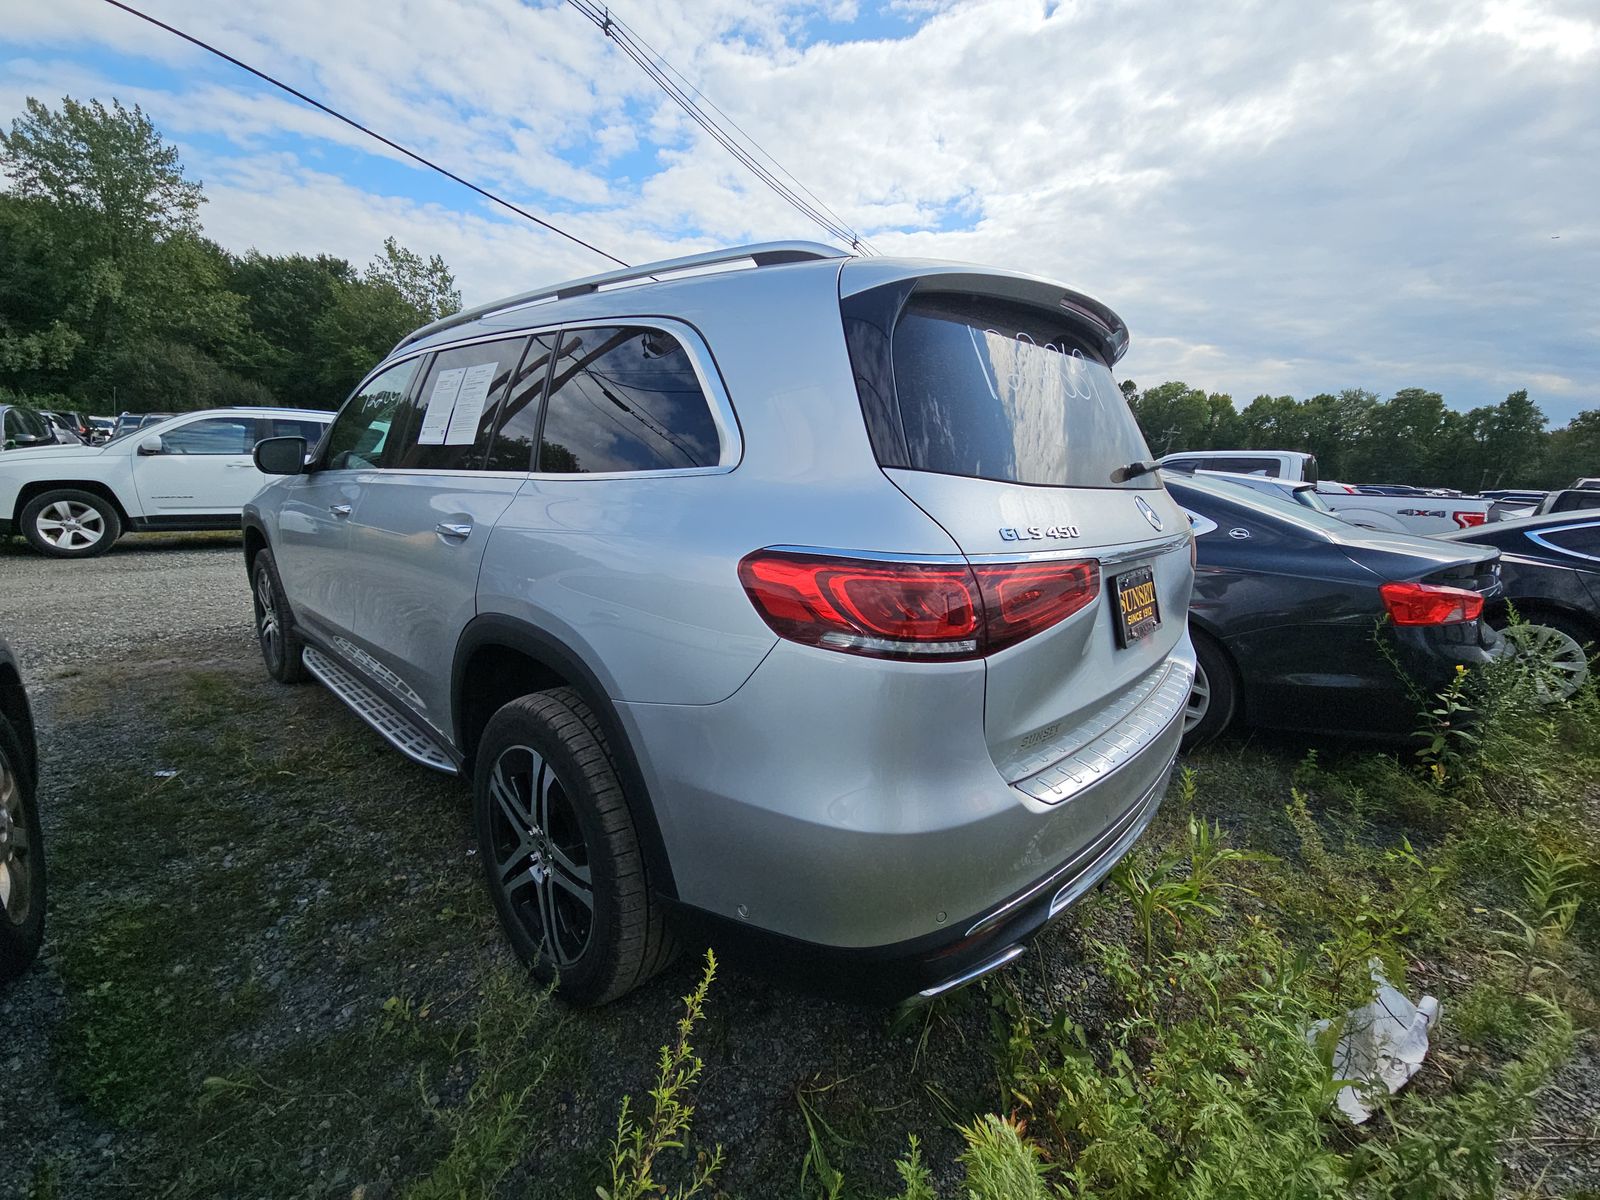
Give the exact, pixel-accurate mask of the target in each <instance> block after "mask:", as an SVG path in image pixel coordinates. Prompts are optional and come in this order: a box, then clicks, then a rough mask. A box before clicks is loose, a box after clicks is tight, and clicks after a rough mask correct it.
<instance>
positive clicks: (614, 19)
mask: <svg viewBox="0 0 1600 1200" xmlns="http://www.w3.org/2000/svg"><path fill="white" fill-rule="evenodd" d="M606 15H607V16H608V17H610V19H611V23H612V24H613V25H616V26H617V27H618V28H620V29H622V30H623V31H624V32H626V33H627V35H628V36H629V37H630V38H631V39H632V40H633V41H635V42H637V43H638V44H639V45H640V46H641V47H643V48H644V49H645V50H647V51H649V53H650V54H651V55H652V56H653V57H654V58H655V59H656V61H657V62H659V63H660V64H661V66H663V67H664V68H666V69H667V70H668V71H671V72H672V73H673V74H674V75H676V76H677V77H678V79H679V81H680V82H681V83H682V84H683V86H684V87H686V88H688V89H689V90H690V91H692V92H693V93H694V94H695V95H696V96H698V97H699V98H700V99H701V100H703V101H705V103H706V106H707V107H708V108H710V109H711V111H712V112H714V113H716V114H717V116H719V117H721V118H722V119H723V120H724V121H726V122H727V123H728V124H729V125H730V126H731V127H732V128H733V130H734V132H735V133H737V134H738V135H739V136H740V137H742V138H743V139H744V140H745V141H746V142H748V143H749V144H750V146H751V148H752V149H754V150H755V151H756V152H757V153H758V154H760V155H761V157H762V158H764V159H766V160H767V161H768V162H769V163H771V164H772V165H773V167H775V168H776V169H777V170H778V171H779V172H781V173H782V174H783V175H784V176H785V177H786V178H787V179H788V180H789V181H790V182H791V183H793V184H794V185H795V187H797V188H799V189H800V190H801V191H802V192H804V193H805V194H806V195H807V196H808V197H810V198H811V199H812V200H813V201H815V202H816V206H817V207H818V208H820V209H821V210H822V211H823V212H825V213H826V214H827V215H828V216H830V217H832V218H833V219H834V220H835V221H837V222H838V223H839V225H840V227H841V228H843V229H845V230H846V231H848V232H849V233H850V235H851V237H852V239H853V240H852V242H851V245H852V247H854V246H861V247H864V248H865V249H867V250H872V249H873V247H872V244H871V243H870V242H868V241H867V240H866V239H865V238H862V237H857V236H856V233H855V230H854V229H852V228H851V227H850V225H849V224H848V223H846V221H845V219H844V218H843V217H841V216H840V215H839V214H838V213H836V212H834V211H833V209H831V208H829V207H828V206H827V204H826V203H824V202H823V200H822V197H820V196H818V195H817V194H816V193H815V192H813V191H812V190H811V189H810V188H808V187H807V186H806V185H805V184H804V183H802V182H801V181H800V180H799V179H798V178H796V176H795V174H794V172H792V171H790V170H789V169H788V168H787V167H785V166H784V165H783V164H782V163H781V162H779V161H778V160H777V159H776V158H774V157H773V156H772V155H771V154H769V153H768V152H767V150H766V148H765V147H764V146H762V145H761V143H760V142H758V141H756V140H755V138H753V137H751V136H750V135H749V134H748V133H746V132H745V131H744V128H743V127H742V126H741V125H740V124H739V123H738V122H737V121H735V120H734V119H733V118H732V117H730V116H729V115H728V114H727V113H726V112H724V111H723V110H722V109H721V108H720V107H719V106H718V105H717V102H716V101H715V100H713V99H712V98H711V97H710V96H708V95H706V94H705V92H703V91H701V90H700V89H699V88H698V87H696V86H695V84H694V82H693V81H692V80H690V79H689V78H688V77H687V76H686V75H684V73H683V72H682V71H680V70H678V68H677V67H675V66H673V65H672V64H671V63H670V62H668V61H667V60H666V59H665V58H663V57H662V56H661V55H660V54H659V53H657V52H656V50H655V48H654V47H652V46H651V45H650V44H649V43H648V42H646V41H645V40H644V39H643V38H641V37H640V36H639V35H638V34H637V33H635V32H634V31H633V29H632V27H631V26H629V25H628V23H627V22H626V21H624V20H623V19H622V18H621V17H619V16H617V15H616V14H614V13H612V12H610V11H609V10H607V14H606ZM873 252H874V253H876V251H873Z"/></svg>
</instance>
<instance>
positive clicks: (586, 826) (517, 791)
mask: <svg viewBox="0 0 1600 1200" xmlns="http://www.w3.org/2000/svg"><path fill="white" fill-rule="evenodd" d="M472 799H473V804H472V808H473V824H474V827H475V829H476V832H477V838H478V857H479V858H480V859H482V860H483V869H484V878H485V880H486V881H487V883H488V885H489V894H490V896H491V897H492V899H493V901H494V907H495V911H496V912H497V913H498V914H499V916H500V922H501V925H502V926H503V927H504V928H505V931H506V936H507V937H508V938H509V939H510V941H511V945H512V947H513V948H514V949H515V950H516V952H517V955H518V956H519V957H520V958H521V959H522V960H523V962H525V963H527V964H528V966H529V967H530V968H531V969H532V971H533V972H534V974H535V975H537V976H538V977H539V978H541V979H545V980H549V979H552V978H554V979H558V980H559V984H558V988H557V990H558V991H559V993H560V994H561V996H562V998H563V999H565V1000H567V1001H569V1002H570V1003H572V1004H577V1005H583V1006H588V1005H595V1004H605V1003H607V1002H608V1001H611V1000H615V999H616V998H617V997H618V996H621V995H623V994H624V993H625V992H628V991H630V990H632V989H633V988H635V987H637V986H638V985H639V984H641V983H643V982H644V981H645V980H647V979H649V978H650V977H651V976H652V975H654V974H655V973H656V972H658V971H659V970H661V968H663V967H664V966H666V965H667V963H668V962H670V961H671V959H672V954H673V949H674V947H673V943H672V938H671V935H670V932H669V931H668V929H667V925H666V914H665V912H664V911H663V909H662V905H661V903H660V902H659V901H658V900H656V899H655V898H654V897H653V896H652V895H651V894H650V888H649V884H648V881H647V880H646V877H645V869H644V856H643V854H642V853H641V852H640V849H639V837H638V833H637V831H636V830H635V829H634V825H633V817H632V815H631V814H630V813H629V811H628V804H627V801H626V800H625V799H624V798H623V794H622V782H621V780H620V779H619V778H618V775H617V770H616V766H615V765H614V763H613V762H612V759H611V755H610V752H609V751H608V750H607V748H606V743H605V736H604V734H603V733H602V731H601V729H600V726H599V723H598V722H597V721H596V720H595V717H594V714H593V713H592V712H591V711H590V710H589V706H588V705H587V704H585V703H584V702H583V699H582V698H581V697H580V696H579V695H578V693H577V692H575V691H573V690H572V689H571V688H554V689H552V690H550V691H547V692H536V693H534V694H533V695H531V696H523V697H521V698H520V699H517V700H513V701H511V702H510V703H509V704H506V705H505V706H503V707H502V708H501V709H500V710H499V711H498V712H496V713H495V714H494V716H493V717H491V718H490V719H489V724H488V725H487V726H486V727H485V729H484V731H483V738H482V740H481V741H480V743H479V745H478V753H477V768H476V770H475V772H474V778H473V787H472ZM585 876H587V879H585ZM585 886H587V889H588V891H587V901H585V898H584V888H585ZM547 914H549V916H547Z"/></svg>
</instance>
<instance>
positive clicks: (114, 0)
mask: <svg viewBox="0 0 1600 1200" xmlns="http://www.w3.org/2000/svg"><path fill="white" fill-rule="evenodd" d="M105 2H106V3H107V4H109V5H111V7H112V8H120V9H121V10H122V11H123V12H125V13H128V14H130V15H132V16H135V17H138V18H139V19H140V20H141V21H148V22H149V23H150V24H152V25H154V26H155V27H156V28H158V29H165V30H166V31H167V32H168V33H170V34H173V35H174V36H176V37H180V38H182V39H183V40H184V41H186V42H189V43H190V44H191V45H195V46H198V47H200V49H202V50H205V51H208V52H210V53H212V54H215V55H216V56H217V57H218V58H220V59H224V60H226V61H227V62H230V63H232V64H233V65H234V66H236V67H238V68H239V69H240V70H243V71H248V72H250V74H252V75H254V76H255V77H256V78H257V79H262V80H265V81H266V82H267V83H270V84H271V85H272V86H273V87H275V88H281V89H282V90H283V91H286V92H288V93H289V94H290V95H291V96H293V97H295V98H296V99H298V100H303V101H305V102H306V103H307V104H309V105H311V107H312V108H316V109H320V110H321V111H322V112H325V113H327V114H328V115H329V116H330V117H334V118H336V119H337V120H340V121H343V122H344V123H345V124H346V125H348V126H350V127H351V128H352V129H358V130H360V131H361V132H362V133H364V134H366V135H367V136H368V137H371V138H376V139H377V140H378V141H380V142H382V143H383V144H384V145H385V146H388V147H389V148H390V149H391V150H395V151H398V152H399V153H401V154H403V155H405V156H406V157H407V158H409V159H411V160H412V161H414V162H419V163H421V164H422V165H423V166H425V167H427V168H429V169H430V170H433V171H437V172H439V174H441V175H443V176H445V178H447V179H453V180H455V181H456V182H457V183H459V184H460V185H461V186H462V187H465V188H471V189H472V190H473V191H474V192H477V193H478V195H480V196H482V197H484V199H486V200H492V201H494V202H495V203H496V204H498V205H500V207H501V208H505V209H509V210H510V211H512V212H514V213H516V214H517V215H518V216H519V217H526V218H527V219H528V220H530V221H532V222H533V223H534V224H535V225H539V226H541V227H543V228H545V229H548V230H549V231H550V232H551V233H554V234H558V235H560V236H561V237H564V238H566V239H567V241H569V242H574V243H576V244H577V245H579V246H582V247H583V248H584V249H585V250H591V251H593V252H594V253H596V254H598V255H599V256H600V257H601V258H606V259H610V260H611V261H612V262H614V263H616V264H617V266H619V267H626V266H627V265H628V264H627V263H625V262H623V261H622V260H621V259H620V258H618V257H617V256H616V255H614V254H607V253H606V252H605V251H604V250H602V249H600V247H598V246H594V245H591V244H590V243H588V242H586V241H584V240H583V239H582V238H581V237H579V236H578V235H577V234H574V233H568V232H567V231H566V230H565V229H562V228H560V227H559V226H556V225H552V224H551V223H550V222H549V221H546V220H545V219H544V218H542V217H536V216H534V215H533V214H532V213H531V212H529V211H528V210H527V209H525V208H519V207H518V206H517V205H515V204H513V203H511V201H509V200H502V199H501V198H500V197H499V196H496V195H495V194H494V193H493V192H491V191H488V190H486V189H484V188H481V187H479V186H478V185H477V184H475V183H472V182H470V181H469V180H466V179H463V178H461V176H459V175H457V174H456V173H455V172H454V171H449V170H446V169H445V168H444V167H441V166H440V165H439V164H438V163H435V162H431V161H429V160H428V159H426V158H423V157H422V155H420V154H418V153H417V152H416V151H414V150H407V149H406V148H405V147H404V146H402V145H400V143H398V142H395V141H391V140H390V139H389V138H386V137H384V136H383V134H381V133H378V132H376V131H374V130H371V129H368V128H367V127H366V126H365V125H363V124H361V123H360V122H359V121H355V120H352V119H351V118H349V117H347V116H345V115H344V114H343V113H342V112H339V111H337V110H336V109H332V108H329V107H328V106H327V105H326V104H324V103H322V101H320V100H314V99H312V98H311V97H310V96H308V95H306V94H305V93H304V92H302V91H299V90H297V89H295V88H292V87H290V86H289V85H288V84H287V83H284V82H283V81H282V80H280V79H274V78H273V77H272V76H271V75H268V74H267V73H266V72H265V71H259V70H257V69H256V68H255V67H252V66H251V65H250V64H249V63H247V62H242V61H241V60H239V59H237V58H235V57H233V55H231V54H228V53H226V52H225V51H222V50H218V49H217V48H216V47H215V46H213V45H211V44H210V43H208V42H203V41H201V40H200V39H199V38H197V37H194V36H193V35H191V34H187V33H185V32H184V31H183V30H181V29H178V28H176V27H175V26H172V25H168V24H167V23H166V22H165V21H159V20H157V19H156V18H155V17H152V16H151V15H150V14H149V13H143V12H140V11H139V10H138V9H137V8H133V7H132V6H130V5H127V4H124V3H123V2H122V0H105Z"/></svg>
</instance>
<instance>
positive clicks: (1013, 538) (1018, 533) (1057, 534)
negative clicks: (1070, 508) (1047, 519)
mask: <svg viewBox="0 0 1600 1200" xmlns="http://www.w3.org/2000/svg"><path fill="white" fill-rule="evenodd" d="M1078 536H1079V533H1078V527H1077V526H1076V525H1029V526H1027V527H1026V528H1023V529H1011V528H1006V529H1002V530H1001V531H1000V540H1001V541H1005V542H1031V541H1043V540H1044V539H1046V538H1057V539H1061V538H1075V537H1078Z"/></svg>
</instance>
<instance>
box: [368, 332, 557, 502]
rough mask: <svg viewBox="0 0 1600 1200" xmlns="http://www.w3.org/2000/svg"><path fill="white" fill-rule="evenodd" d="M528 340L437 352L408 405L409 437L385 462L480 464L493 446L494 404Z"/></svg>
mask: <svg viewBox="0 0 1600 1200" xmlns="http://www.w3.org/2000/svg"><path fill="white" fill-rule="evenodd" d="M527 341H528V339H527V338H525V337H515V338H506V339H505V340H503V341H498V342H479V343H477V344H475V345H471V346H460V347H458V348H456V349H454V350H441V351H440V352H439V353H438V354H435V355H434V356H433V357H432V360H431V361H430V363H429V365H428V373H427V374H426V375H424V376H423V378H422V386H421V387H419V388H417V389H416V390H415V391H414V392H413V393H412V397H411V402H410V403H409V404H407V405H406V432H405V437H404V438H403V439H402V441H401V443H400V446H399V450H398V452H397V453H396V454H394V455H393V456H391V458H390V459H389V460H388V462H386V463H385V464H384V465H385V466H389V467H407V468H411V469H413V470H419V471H470V470H475V469H477V468H479V467H480V466H481V465H482V463H483V458H484V455H485V453H487V451H488V449H489V437H490V433H491V431H492V430H493V429H494V418H495V405H497V404H498V403H499V402H500V397H501V396H502V395H504V394H505V390H506V385H507V384H508V383H509V382H510V381H511V373H512V372H513V371H515V370H516V369H517V362H518V361H519V360H520V359H521V358H522V348H523V347H524V346H525V345H527Z"/></svg>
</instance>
